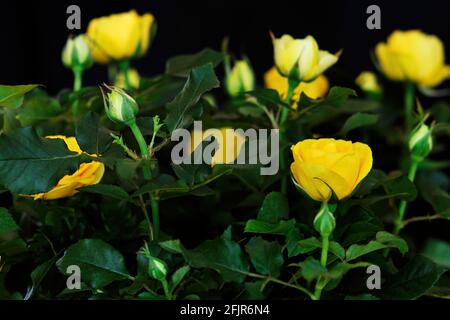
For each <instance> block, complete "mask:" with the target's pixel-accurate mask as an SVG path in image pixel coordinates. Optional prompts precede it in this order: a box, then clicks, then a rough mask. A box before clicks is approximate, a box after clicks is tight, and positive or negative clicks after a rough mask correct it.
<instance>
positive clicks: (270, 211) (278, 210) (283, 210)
mask: <svg viewBox="0 0 450 320" xmlns="http://www.w3.org/2000/svg"><path fill="white" fill-rule="evenodd" d="M288 214H289V204H288V201H287V199H286V197H285V195H284V194H282V193H281V192H271V193H269V194H268V195H267V196H266V197H265V198H264V201H263V204H262V206H261V208H260V209H259V213H258V220H260V221H265V222H269V223H277V222H279V221H280V220H282V219H285V218H287V217H288Z"/></svg>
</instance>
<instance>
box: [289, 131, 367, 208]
mask: <svg viewBox="0 0 450 320" xmlns="http://www.w3.org/2000/svg"><path fill="white" fill-rule="evenodd" d="M291 150H292V154H293V156H294V162H293V163H292V164H291V172H292V175H293V176H294V179H295V181H296V183H297V184H298V185H299V187H300V188H301V189H303V190H304V191H305V192H306V193H307V194H308V195H309V196H310V197H311V198H313V199H314V200H317V201H322V202H324V201H328V200H329V199H330V197H331V195H332V192H334V193H335V194H336V196H337V198H338V199H343V198H346V197H348V196H349V195H350V194H351V193H352V192H353V190H354V189H355V188H356V186H357V185H358V184H359V183H360V182H361V180H362V179H363V178H364V177H365V176H366V175H367V174H368V173H369V172H370V170H371V168H372V150H371V149H370V147H369V146H368V145H366V144H363V143H360V142H355V143H352V142H351V141H345V140H335V139H308V140H303V141H301V142H299V143H297V144H296V145H294V146H292V147H291Z"/></svg>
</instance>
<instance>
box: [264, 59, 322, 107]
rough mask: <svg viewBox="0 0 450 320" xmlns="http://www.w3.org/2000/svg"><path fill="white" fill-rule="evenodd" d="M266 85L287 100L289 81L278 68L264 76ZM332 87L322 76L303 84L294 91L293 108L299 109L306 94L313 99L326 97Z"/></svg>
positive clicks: (270, 70)
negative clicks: (301, 97) (301, 99)
mask: <svg viewBox="0 0 450 320" xmlns="http://www.w3.org/2000/svg"><path fill="white" fill-rule="evenodd" d="M264 84H265V86H266V88H270V89H274V90H277V91H278V93H279V95H280V96H281V98H282V99H285V98H286V95H287V91H288V87H289V85H288V79H287V78H285V77H283V76H282V75H280V73H279V72H278V70H277V68H276V67H272V68H270V69H269V71H267V72H266V73H265V74H264ZM329 87H330V85H329V83H328V79H327V77H325V76H324V75H320V76H319V77H317V78H316V79H315V80H314V81H311V82H301V83H300V84H299V85H298V86H297V88H295V90H294V95H293V97H292V100H293V101H294V102H295V103H294V104H293V105H292V107H293V108H294V109H297V102H298V101H299V99H300V96H301V94H302V92H304V93H305V94H306V95H307V96H308V97H310V98H311V99H318V98H322V97H324V96H325V95H326V94H327V93H328V89H329Z"/></svg>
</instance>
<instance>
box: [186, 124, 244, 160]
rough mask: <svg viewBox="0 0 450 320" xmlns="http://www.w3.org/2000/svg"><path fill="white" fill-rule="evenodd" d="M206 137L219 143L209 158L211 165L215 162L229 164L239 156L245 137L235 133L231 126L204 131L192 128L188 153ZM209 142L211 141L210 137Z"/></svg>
mask: <svg viewBox="0 0 450 320" xmlns="http://www.w3.org/2000/svg"><path fill="white" fill-rule="evenodd" d="M208 137H213V138H214V140H215V141H217V143H218V144H219V148H218V149H217V151H216V152H215V153H214V155H213V157H212V158H211V167H214V166H215V165H216V164H230V163H233V162H234V160H236V159H237V157H238V156H239V152H240V151H241V148H242V146H243V145H244V143H245V137H244V136H242V135H240V134H238V133H236V132H235V131H234V130H233V129H231V128H220V129H216V128H212V129H207V130H204V131H201V130H194V131H192V132H191V139H192V140H191V144H190V146H189V147H190V149H189V153H192V152H194V151H195V149H197V147H198V146H199V145H200V144H201V143H202V141H204V140H205V139H206V138H208ZM208 141H209V142H211V141H212V139H211V138H210V139H209V140H208Z"/></svg>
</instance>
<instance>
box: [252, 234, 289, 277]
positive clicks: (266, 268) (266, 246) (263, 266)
mask: <svg viewBox="0 0 450 320" xmlns="http://www.w3.org/2000/svg"><path fill="white" fill-rule="evenodd" d="M245 248H246V250H247V252H248V254H249V256H250V260H251V261H252V264H253V266H254V267H255V269H256V271H257V272H259V273H261V274H264V275H270V276H273V277H278V276H279V274H280V268H281V266H282V265H283V263H284V259H283V255H282V254H281V249H282V247H281V245H280V244H279V243H278V242H276V241H266V240H264V239H263V238H261V237H253V238H251V239H250V241H249V242H248V243H247V245H246V246H245Z"/></svg>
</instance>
